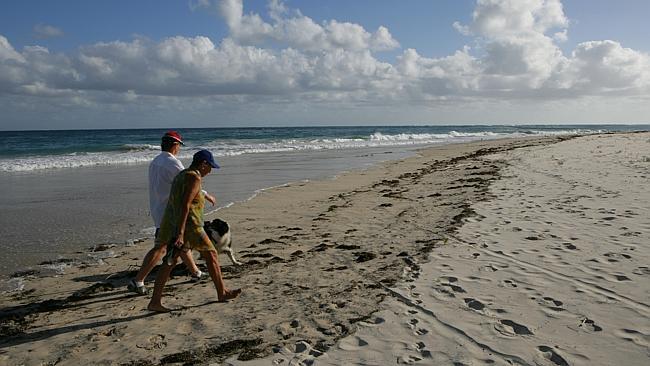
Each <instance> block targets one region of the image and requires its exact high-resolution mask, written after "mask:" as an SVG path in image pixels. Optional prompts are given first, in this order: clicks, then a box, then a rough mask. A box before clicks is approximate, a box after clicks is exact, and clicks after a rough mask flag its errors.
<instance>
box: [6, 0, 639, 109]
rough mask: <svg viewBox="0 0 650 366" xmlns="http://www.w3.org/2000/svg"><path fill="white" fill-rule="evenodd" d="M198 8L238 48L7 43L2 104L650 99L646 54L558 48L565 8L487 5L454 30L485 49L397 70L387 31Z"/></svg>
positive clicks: (272, 13) (221, 43)
mask: <svg viewBox="0 0 650 366" xmlns="http://www.w3.org/2000/svg"><path fill="white" fill-rule="evenodd" d="M189 4H190V7H191V8H192V9H194V10H195V11H201V10H203V9H206V10H210V11H218V13H219V14H220V16H221V17H222V19H223V20H224V21H225V23H226V24H227V26H228V29H229V31H230V34H229V36H228V37H226V38H224V39H222V40H213V39H210V38H208V37H205V36H195V37H182V36H176V37H169V38H166V39H163V40H160V41H151V40H147V39H144V38H138V39H134V40H131V41H113V42H99V43H95V44H91V45H85V46H82V47H80V48H79V49H78V50H76V51H75V52H72V53H68V54H63V53H54V52H50V51H49V50H48V49H47V48H44V47H39V46H32V47H25V48H24V49H22V50H16V49H15V48H14V47H13V46H12V44H11V43H10V41H9V40H8V39H7V38H5V37H4V36H2V35H0V98H1V97H2V96H11V98H14V99H15V98H17V97H18V96H24V97H30V98H36V97H38V98H50V99H51V98H61V99H62V100H63V99H65V100H66V101H68V102H70V103H74V104H76V105H92V104H93V103H96V104H102V103H103V104H106V103H108V104H115V105H119V104H128V103H145V102H146V103H153V104H155V103H156V101H159V103H168V101H169V99H168V98H186V97H190V96H191V97H195V98H193V99H192V100H194V101H197V100H203V99H197V97H198V98H209V102H206V103H204V104H203V105H202V107H203V108H208V107H207V106H210V105H215V103H217V102H218V101H222V102H223V101H228V103H246V104H249V105H250V104H255V103H251V101H252V100H254V101H257V102H259V103H269V104H271V103H288V102H296V101H297V102H307V103H332V104H334V105H337V104H339V105H343V104H346V103H351V104H354V105H390V104H391V103H395V104H396V105H404V104H409V105H422V106H430V105H435V103H437V102H445V103H449V102H450V101H454V100H459V101H466V100H468V98H472V100H481V99H483V100H486V99H490V100H495V99H500V100H511V99H513V98H529V99H535V98H537V99H544V100H546V99H553V98H568V97H571V98H580V97H589V96H600V95H611V94H612V93H624V94H627V95H639V96H648V95H649V94H650V56H649V55H648V54H646V53H643V52H639V51H636V50H633V49H629V48H625V47H623V46H622V45H621V44H620V43H618V42H616V41H611V40H605V41H592V42H585V43H581V44H579V45H578V46H577V47H576V48H575V50H574V51H573V52H571V53H570V54H567V55H565V54H563V53H562V51H561V49H560V48H559V47H558V45H557V42H559V41H563V40H566V38H567V37H568V31H567V29H568V26H569V21H568V19H567V17H566V16H565V14H564V12H563V9H562V4H561V3H560V1H558V0H479V1H477V4H476V8H475V10H474V12H473V14H472V20H471V22H470V23H469V24H460V23H458V22H456V23H454V25H453V26H454V28H455V29H457V30H458V31H460V32H462V33H463V34H464V35H466V36H468V37H471V40H472V41H474V43H473V44H474V45H475V46H473V47H468V46H465V47H462V48H461V49H459V50H458V51H456V52H455V53H453V54H451V55H449V56H446V57H439V58H431V57H427V56H426V55H421V54H420V53H419V52H418V51H417V50H416V49H410V48H409V49H405V50H403V51H401V53H400V54H399V55H398V56H397V57H396V60H395V61H394V62H392V63H391V62H386V61H382V60H380V59H379V58H378V54H379V53H380V52H381V51H386V50H395V49H397V48H399V47H400V45H399V43H398V41H397V40H395V39H394V38H393V36H392V35H391V33H390V31H389V30H388V29H387V28H386V27H383V26H382V27H379V28H378V29H377V30H375V31H374V32H370V31H368V30H366V29H365V28H364V27H363V26H361V25H360V24H356V23H350V22H341V21H338V20H327V21H322V22H320V23H318V22H316V21H314V20H313V19H312V18H310V17H307V16H305V15H303V14H302V13H301V12H300V11H299V10H297V9H289V8H288V7H287V6H286V5H285V4H284V3H282V2H281V1H279V0H272V1H270V2H269V6H268V14H264V17H263V16H262V15H260V14H253V13H245V12H244V7H243V3H242V1H241V0H223V1H220V2H212V1H209V0H197V1H192V2H190V3H189ZM224 103H225V102H224ZM228 103H226V104H228ZM298 104H300V103H298Z"/></svg>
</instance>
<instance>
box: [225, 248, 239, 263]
mask: <svg viewBox="0 0 650 366" xmlns="http://www.w3.org/2000/svg"><path fill="white" fill-rule="evenodd" d="M223 251H224V252H225V253H226V254H227V255H228V258H230V261H231V262H232V264H234V265H237V266H241V265H242V263H241V262H238V261H237V260H236V259H235V255H234V254H233V253H232V249H230V248H223Z"/></svg>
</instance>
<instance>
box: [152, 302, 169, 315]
mask: <svg viewBox="0 0 650 366" xmlns="http://www.w3.org/2000/svg"><path fill="white" fill-rule="evenodd" d="M147 310H149V311H155V312H157V313H169V312H170V311H172V309H169V308H166V307H164V306H162V305H152V304H149V306H147Z"/></svg>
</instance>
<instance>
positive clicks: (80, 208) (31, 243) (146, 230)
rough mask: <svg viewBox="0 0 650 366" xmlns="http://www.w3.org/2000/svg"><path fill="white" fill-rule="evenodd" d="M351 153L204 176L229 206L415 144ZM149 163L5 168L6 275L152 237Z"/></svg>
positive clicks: (230, 164) (246, 160) (1, 263)
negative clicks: (263, 170) (11, 171)
mask: <svg viewBox="0 0 650 366" xmlns="http://www.w3.org/2000/svg"><path fill="white" fill-rule="evenodd" d="M345 154H346V152H345V151H323V152H309V153H298V152H297V153H291V154H284V153H278V154H268V155H265V156H237V157H232V158H231V157H227V158H224V159H225V160H223V161H222V169H221V170H220V172H218V173H216V174H215V175H214V176H211V177H210V179H207V180H206V182H205V183H204V188H205V189H206V190H208V191H211V192H216V193H217V194H218V196H217V198H218V200H219V202H218V205H217V206H216V207H215V208H213V209H212V208H211V207H208V208H210V209H212V210H216V209H221V208H223V207H226V206H228V205H229V204H237V203H239V202H245V201H247V200H249V199H252V198H253V197H255V195H256V194H257V193H256V192H257V191H259V190H263V189H269V188H272V187H275V186H278V185H283V184H287V183H290V182H292V181H301V180H304V179H322V178H325V177H329V176H332V175H335V174H338V173H339V172H341V170H345V169H355V168H361V167H365V166H367V165H368V164H377V163H380V162H382V161H385V160H389V156H390V157H393V155H394V156H395V157H398V156H405V155H409V154H412V152H411V151H410V150H409V149H406V150H395V151H393V150H388V151H384V150H376V149H370V150H350V151H347V154H350V156H351V159H349V161H347V160H346V161H345V162H342V161H341V159H342V156H345ZM310 159H313V160H310ZM292 160H300V161H306V162H309V161H313V166H310V167H309V169H298V170H297V171H296V172H292V170H295V169H291V168H292V166H294V165H295V166H298V167H299V166H300V163H292ZM330 160H331V161H332V163H330V162H329V161H330ZM256 164H269V167H268V168H269V169H271V170H273V172H274V174H272V175H271V176H263V175H258V174H257V173H256V171H255V168H256ZM146 171H147V165H146V164H145V165H143V164H135V165H129V166H123V167H122V166H116V167H93V168H78V169H72V170H70V171H58V172H47V173H31V174H27V175H22V174H19V175H17V176H1V175H0V185H6V187H8V188H9V190H8V191H6V192H5V193H6V195H5V198H4V199H3V202H0V206H2V207H3V208H4V209H5V215H3V217H2V222H1V223H2V225H4V227H6V228H7V229H6V230H5V232H4V235H5V242H4V244H5V246H4V248H3V249H4V253H5V254H6V256H5V257H4V259H2V260H0V279H2V278H4V279H8V278H12V277H16V276H19V275H20V272H43V274H45V275H50V274H52V273H56V272H57V268H48V267H52V265H51V264H52V263H55V264H56V263H71V262H73V261H77V262H78V263H80V264H84V263H86V262H92V261H93V258H89V257H88V253H89V252H90V253H91V254H92V252H93V250H94V248H96V247H100V248H105V247H109V246H111V247H112V246H116V247H123V246H130V245H133V244H134V243H137V242H140V241H141V240H142V239H148V238H150V237H152V236H153V223H152V222H151V219H150V217H149V212H148V198H147V183H146ZM222 171H223V172H222ZM116 197H117V199H116ZM222 203H223V204H222ZM80 227H81V228H82V229H81V230H79V228H80ZM40 263H45V264H46V266H45V267H43V266H42V265H39V264H40ZM48 263H49V264H48ZM88 264H89V263H88ZM0 287H1V288H3V289H5V288H6V289H9V288H8V286H7V285H6V284H5V285H2V284H1V283H0Z"/></svg>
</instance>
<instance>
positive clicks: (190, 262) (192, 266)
mask: <svg viewBox="0 0 650 366" xmlns="http://www.w3.org/2000/svg"><path fill="white" fill-rule="evenodd" d="M181 259H182V260H183V263H185V266H186V267H187V270H188V271H190V273H191V274H192V275H193V276H198V275H200V274H201V270H199V267H197V265H196V262H195V261H194V257H192V251H191V250H187V251H183V252H181Z"/></svg>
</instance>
